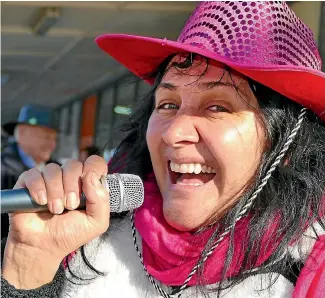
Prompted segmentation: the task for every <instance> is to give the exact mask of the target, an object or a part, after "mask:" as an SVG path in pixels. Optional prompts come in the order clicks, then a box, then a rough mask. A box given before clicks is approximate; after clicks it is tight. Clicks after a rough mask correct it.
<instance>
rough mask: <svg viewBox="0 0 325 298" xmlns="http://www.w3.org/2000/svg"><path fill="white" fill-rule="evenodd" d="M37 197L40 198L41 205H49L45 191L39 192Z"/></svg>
mask: <svg viewBox="0 0 325 298" xmlns="http://www.w3.org/2000/svg"><path fill="white" fill-rule="evenodd" d="M37 197H38V200H39V203H40V204H41V205H46V204H47V198H46V194H45V191H44V190H39V191H38V192H37Z"/></svg>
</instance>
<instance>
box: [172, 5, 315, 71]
mask: <svg viewBox="0 0 325 298" xmlns="http://www.w3.org/2000/svg"><path fill="white" fill-rule="evenodd" d="M177 41H179V42H181V43H183V44H189V45H193V46H196V47H199V48H202V49H206V50H209V51H211V52H214V53H216V54H219V55H221V56H224V57H226V58H227V59H229V60H232V61H233V62H236V63H249V64H251V65H266V64H268V65H290V66H303V67H308V68H313V69H316V70H320V69H321V58H320V55H319V53H318V50H317V46H316V43H315V39H314V36H313V33H312V31H311V30H310V29H309V28H308V27H307V26H306V25H305V24H304V23H303V22H302V21H301V20H300V19H299V18H298V17H297V16H296V15H295V14H294V12H293V11H292V10H291V9H290V8H289V7H288V5H287V4H286V3H285V2H281V1H265V2H229V1H225V2H223V1H222V2H210V1H209V2H201V3H200V4H199V5H198V6H197V8H196V9H195V11H194V12H193V14H192V15H191V17H190V18H189V19H188V21H187V22H186V24H185V26H184V28H183V30H182V32H181V34H180V36H179V38H178V40H177Z"/></svg>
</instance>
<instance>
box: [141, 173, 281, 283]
mask: <svg viewBox="0 0 325 298" xmlns="http://www.w3.org/2000/svg"><path fill="white" fill-rule="evenodd" d="M144 189H145V200H144V203H143V205H142V206H141V207H140V208H139V209H138V210H137V211H136V213H135V226H136V229H137V230H138V232H139V233H140V235H141V237H142V247H143V260H144V264H145V266H146V268H147V270H148V272H149V273H150V274H151V275H152V276H153V277H154V278H156V279H157V280H159V281H161V282H162V283H164V284H166V285H171V286H179V285H182V284H183V283H184V281H185V279H186V278H187V276H188V274H189V273H190V272H191V270H192V269H193V267H194V266H195V265H196V263H197V261H198V260H199V257H200V254H201V252H202V250H203V248H204V246H205V244H206V243H207V241H208V239H209V237H210V236H211V234H212V232H213V231H212V229H210V230H207V231H205V232H202V233H200V234H198V235H193V234H192V233H190V232H181V231H179V230H176V229H174V228H173V227H171V226H170V225H169V224H168V223H167V222H166V220H165V218H164V216H163V211H162V198H161V195H160V192H159V189H158V186H157V184H156V181H155V179H154V178H151V177H150V178H149V179H148V180H147V181H145V182H144ZM248 222H249V218H248V217H245V218H243V219H242V220H240V221H239V222H238V223H237V225H236V227H235V233H234V258H233V259H232V261H231V263H230V266H229V269H228V271H227V272H226V277H230V276H234V275H236V273H237V272H238V271H239V269H240V268H241V266H242V263H243V257H244V251H245V235H247V223H248ZM275 226H276V225H275V224H274V225H273V226H272V227H270V228H269V229H268V232H267V233H266V234H265V235H264V237H263V239H262V242H261V244H262V249H261V251H263V254H262V255H259V256H258V257H257V262H256V264H255V266H260V265H261V264H262V263H263V262H265V261H266V260H267V259H268V258H269V257H270V255H271V254H272V252H273V251H274V249H275V248H276V244H274V242H275V241H273V243H272V244H271V243H270V242H271V241H270V239H274V237H272V231H274V230H275ZM268 240H269V241H268ZM228 246H229V236H228V237H226V238H224V240H223V241H222V242H221V243H220V244H219V245H218V247H217V249H215V251H214V252H213V253H212V255H211V256H210V257H209V258H208V259H207V261H206V262H205V266H204V267H205V269H204V273H203V275H204V283H205V284H214V283H216V282H218V281H220V280H221V277H222V271H223V266H224V264H225V258H226V254H227V251H228ZM197 284H198V278H197V274H195V275H194V276H193V277H192V279H191V280H190V282H189V285H197Z"/></svg>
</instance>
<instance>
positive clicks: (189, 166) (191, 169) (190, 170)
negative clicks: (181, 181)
mask: <svg viewBox="0 0 325 298" xmlns="http://www.w3.org/2000/svg"><path fill="white" fill-rule="evenodd" d="M194 168H195V166H194V164H192V163H190V164H189V165H188V166H187V172H188V173H194Z"/></svg>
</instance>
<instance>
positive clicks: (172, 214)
mask: <svg viewBox="0 0 325 298" xmlns="http://www.w3.org/2000/svg"><path fill="white" fill-rule="evenodd" d="M163 213H164V217H165V219H166V221H167V223H168V224H169V225H170V226H171V227H173V228H174V229H176V230H179V231H182V232H186V231H192V230H195V229H196V228H197V227H199V226H200V224H201V223H196V222H195V220H191V217H189V216H187V215H186V214H185V213H184V212H182V211H181V212H177V211H176V210H170V209H165V208H164V210H163Z"/></svg>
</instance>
